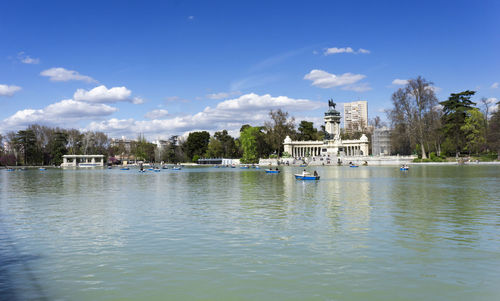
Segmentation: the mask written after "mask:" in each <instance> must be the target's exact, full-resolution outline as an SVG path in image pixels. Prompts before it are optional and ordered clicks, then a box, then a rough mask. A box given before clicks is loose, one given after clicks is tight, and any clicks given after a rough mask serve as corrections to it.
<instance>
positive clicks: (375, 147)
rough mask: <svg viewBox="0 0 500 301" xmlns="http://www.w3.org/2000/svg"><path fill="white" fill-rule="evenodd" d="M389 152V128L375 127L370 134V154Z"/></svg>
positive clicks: (384, 154) (383, 154)
mask: <svg viewBox="0 0 500 301" xmlns="http://www.w3.org/2000/svg"><path fill="white" fill-rule="evenodd" d="M390 154H391V130H390V129H389V128H387V127H382V128H379V129H375V130H374V131H373V135H372V155H374V156H388V155H390Z"/></svg>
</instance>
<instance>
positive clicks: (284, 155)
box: [281, 152, 292, 158]
mask: <svg viewBox="0 0 500 301" xmlns="http://www.w3.org/2000/svg"><path fill="white" fill-rule="evenodd" d="M281 156H282V157H283V158H291V157H292V155H290V154H289V153H288V152H283V153H282V154H281Z"/></svg>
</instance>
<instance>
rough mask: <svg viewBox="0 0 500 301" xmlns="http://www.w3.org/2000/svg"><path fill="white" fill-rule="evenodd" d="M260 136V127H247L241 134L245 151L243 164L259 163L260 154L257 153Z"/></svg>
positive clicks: (242, 146) (242, 159)
mask: <svg viewBox="0 0 500 301" xmlns="http://www.w3.org/2000/svg"><path fill="white" fill-rule="evenodd" d="M259 134H260V128H259V127H252V126H250V127H246V128H245V129H244V130H243V132H241V134H240V139H239V140H240V143H241V148H242V150H243V156H242V157H241V163H246V164H248V163H257V162H258V160H259V158H258V153H257V136H259Z"/></svg>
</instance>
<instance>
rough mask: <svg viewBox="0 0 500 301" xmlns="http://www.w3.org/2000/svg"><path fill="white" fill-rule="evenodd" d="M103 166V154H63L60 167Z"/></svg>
mask: <svg viewBox="0 0 500 301" xmlns="http://www.w3.org/2000/svg"><path fill="white" fill-rule="evenodd" d="M94 166H104V155H64V156H63V163H62V164H61V167H94Z"/></svg>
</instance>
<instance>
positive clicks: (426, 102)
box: [388, 76, 437, 159]
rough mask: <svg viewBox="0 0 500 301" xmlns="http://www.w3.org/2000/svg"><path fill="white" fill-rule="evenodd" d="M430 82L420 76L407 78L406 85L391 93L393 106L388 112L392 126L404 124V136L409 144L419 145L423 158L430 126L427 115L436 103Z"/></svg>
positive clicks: (425, 156)
mask: <svg viewBox="0 0 500 301" xmlns="http://www.w3.org/2000/svg"><path fill="white" fill-rule="evenodd" d="M432 84H433V83H432V82H429V81H427V80H425V79H424V78H422V77H421V76H419V77H417V78H416V79H410V80H408V83H407V84H406V87H404V88H400V89H398V90H397V91H396V92H394V94H392V103H393V105H394V108H393V109H392V110H391V111H390V112H389V114H388V116H389V119H390V120H391V123H392V126H393V127H395V126H396V125H398V124H400V125H401V124H403V125H405V126H404V127H403V128H404V129H405V134H406V138H407V139H408V140H409V141H410V144H411V145H414V143H418V144H419V145H420V148H421V152H422V158H423V159H426V158H427V155H426V145H427V144H428V141H427V139H428V135H427V134H428V130H429V128H430V126H431V124H430V123H429V122H430V121H429V118H428V116H427V115H429V114H430V113H431V112H432V109H433V108H434V107H435V106H436V105H437V98H436V95H435V94H434V90H433V89H432Z"/></svg>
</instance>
